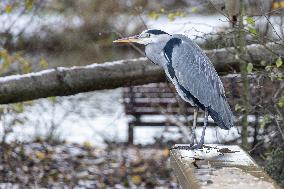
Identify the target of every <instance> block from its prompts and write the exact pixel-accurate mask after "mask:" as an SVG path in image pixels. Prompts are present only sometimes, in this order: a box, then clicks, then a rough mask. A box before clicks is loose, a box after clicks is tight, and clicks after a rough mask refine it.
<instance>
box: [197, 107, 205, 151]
mask: <svg viewBox="0 0 284 189" xmlns="http://www.w3.org/2000/svg"><path fill="white" fill-rule="evenodd" d="M207 122H208V110H207V108H205V112H204V125H203V129H202V134H201V138H200V141H199V143H198V144H197V145H196V146H195V147H194V148H195V149H199V148H202V146H203V144H204V137H205V130H206V127H207Z"/></svg>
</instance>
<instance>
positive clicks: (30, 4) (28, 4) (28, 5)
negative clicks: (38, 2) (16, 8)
mask: <svg viewBox="0 0 284 189" xmlns="http://www.w3.org/2000/svg"><path fill="white" fill-rule="evenodd" d="M33 4H34V0H25V7H26V9H28V10H32V8H33Z"/></svg>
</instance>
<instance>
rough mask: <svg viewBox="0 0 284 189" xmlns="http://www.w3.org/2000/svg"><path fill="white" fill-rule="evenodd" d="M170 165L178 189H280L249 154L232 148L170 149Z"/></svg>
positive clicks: (214, 146) (238, 148)
mask: <svg viewBox="0 0 284 189" xmlns="http://www.w3.org/2000/svg"><path fill="white" fill-rule="evenodd" d="M176 146H185V145H176ZM170 161H171V167H172V169H173V171H174V173H175V175H176V177H177V179H178V182H179V184H180V186H181V188H182V189H217V188H218V189H235V188H236V189H237V188H238V189H252V188H253V189H280V187H279V186H278V185H277V184H276V183H275V181H274V180H272V179H271V178H270V177H269V176H268V175H267V174H266V173H265V172H264V170H263V169H262V168H261V167H259V166H258V165H257V164H256V163H255V162H254V161H253V159H252V158H251V157H250V156H249V154H247V153H246V152H245V151H244V150H243V149H242V148H240V147H239V146H236V145H234V146H218V145H208V146H205V147H203V148H202V149H200V150H178V149H174V150H171V153H170Z"/></svg>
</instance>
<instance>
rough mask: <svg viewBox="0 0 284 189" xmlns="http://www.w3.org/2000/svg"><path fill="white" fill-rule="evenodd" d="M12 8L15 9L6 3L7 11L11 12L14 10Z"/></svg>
mask: <svg viewBox="0 0 284 189" xmlns="http://www.w3.org/2000/svg"><path fill="white" fill-rule="evenodd" d="M12 9H13V7H12V6H11V5H6V7H5V12H6V13H10V12H12Z"/></svg>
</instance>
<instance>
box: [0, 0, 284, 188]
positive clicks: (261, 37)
mask: <svg viewBox="0 0 284 189" xmlns="http://www.w3.org/2000/svg"><path fill="white" fill-rule="evenodd" d="M272 5H273V6H274V8H275V9H278V8H280V7H281V4H272ZM221 9H222V7H221V8H220V10H221ZM220 10H218V9H217V10H216V6H212V4H211V3H210V2H208V1H206V0H200V1H196V0H167V1H160V0H148V1H145V0H80V1H77V0H2V1H1V2H0V74H1V76H7V75H12V74H24V73H29V72H32V71H38V70H43V69H47V68H53V67H58V66H79V65H87V64H90V63H94V62H97V63H102V62H106V61H112V60H119V59H128V58H136V57H140V56H142V55H141V54H140V52H139V51H135V50H133V49H132V47H131V46H123V47H119V48H117V47H114V46H113V44H112V41H113V40H114V39H116V38H118V37H123V36H128V35H132V34H137V33H140V32H141V31H142V30H144V29H146V28H147V21H149V20H150V21H152V20H159V19H164V18H166V19H168V20H169V21H172V22H174V21H176V20H177V19H180V18H187V17H188V18H190V17H191V16H194V15H202V16H204V15H213V16H215V15H216V14H217V13H219V11H220ZM282 13H283V12H282ZM277 14H278V13H276V15H277ZM268 17H269V16H268ZM282 17H283V16H281V19H279V23H277V24H278V25H279V26H280V28H281V27H282V28H283V19H282ZM224 22H228V21H227V20H226V21H224ZM244 23H245V26H244V30H245V38H246V43H247V44H252V43H266V42H270V41H275V40H279V41H281V40H282V41H283V29H282V30H280V31H279V35H281V37H282V38H280V39H279V38H278V36H275V34H273V33H275V31H273V28H272V29H271V27H269V25H270V23H267V22H264V23H263V21H261V19H260V18H255V17H253V16H247V17H246V18H245V20H244ZM208 24H210V23H208ZM269 28H270V29H269ZM277 31H278V30H277ZM237 32H238V31H237V30H232V29H230V27H229V26H227V27H223V28H221V29H219V30H218V31H217V32H214V33H209V34H208V33H205V34H204V35H203V36H202V37H200V36H196V37H195V40H196V41H197V42H199V44H200V45H201V46H202V47H203V48H204V49H214V48H221V47H228V46H236V43H235V41H234V39H235V36H236V33H237ZM281 32H282V33H281ZM200 38H201V39H202V42H200V41H199V39H200ZM204 41H205V42H204ZM138 47H139V46H138ZM139 48H140V47H139ZM275 56H277V55H275ZM276 59H277V61H275V62H261V64H255V63H251V62H246V72H247V74H253V73H254V74H255V73H256V74H258V76H257V79H256V84H255V85H254V86H251V89H252V90H254V91H256V94H258V95H256V96H254V97H251V99H250V100H251V101H252V102H254V104H255V102H258V103H257V104H258V105H257V106H251V107H249V110H250V112H251V113H255V112H261V113H264V114H265V116H264V117H262V119H260V122H259V123H256V124H255V125H250V126H251V127H250V131H249V134H250V138H249V140H250V141H249V143H250V145H251V148H250V149H249V152H250V153H251V155H253V156H254V158H255V159H256V160H257V161H258V163H259V164H261V165H263V166H265V167H266V170H267V172H268V173H270V174H271V175H272V176H273V178H275V179H276V180H277V181H279V183H280V184H282V186H284V185H283V178H284V177H283V167H284V164H283V149H284V142H283V140H284V138H283V133H282V134H281V131H283V130H284V126H283V115H284V93H283V88H284V86H283V79H284V78H283V77H284V76H283V73H284V70H283V69H284V65H283V57H276ZM231 73H235V70H233V69H232V70H231ZM263 86H269V87H268V88H267V89H265V90H263V88H262V87H263ZM280 89H281V90H280ZM103 95H105V93H101V94H100V96H103ZM92 96H93V94H88V95H86V96H83V97H82V96H80V97H78V98H77V97H76V98H73V99H72V98H70V99H68V102H72V103H70V104H71V105H70V104H68V106H67V105H66V104H67V103H66V100H64V99H63V98H57V97H52V98H49V99H48V100H47V101H48V103H46V102H38V101H36V102H24V103H17V104H11V105H1V106H0V119H1V131H0V134H1V141H0V142H1V146H0V154H1V159H0V172H1V173H0V182H3V183H17V182H18V183H21V184H23V185H24V186H26V187H31V186H42V187H51V186H52V184H55V187H61V185H60V184H62V183H66V185H67V186H70V187H74V186H79V185H80V182H81V181H82V180H83V181H84V184H85V185H87V184H86V183H87V181H89V180H94V179H96V178H97V177H95V176H94V177H91V178H89V177H88V174H90V173H91V174H90V175H92V174H93V175H96V174H98V172H101V173H100V174H102V175H100V176H103V177H101V178H100V179H99V180H98V182H99V183H93V184H94V185H96V186H101V188H104V187H106V186H111V187H113V186H115V184H117V183H119V182H120V181H121V180H123V183H122V184H121V185H123V186H124V187H134V186H140V185H142V183H144V184H146V185H147V186H148V187H147V188H154V187H155V186H160V185H163V186H166V187H168V188H177V186H176V180H175V178H174V176H173V175H172V174H171V171H170V169H169V168H168V167H167V166H165V167H164V166H163V165H165V164H167V157H168V151H167V147H168V146H167V144H165V145H163V144H159V145H158V148H162V150H160V151H159V153H158V155H157V157H155V158H154V159H155V161H153V159H151V158H149V157H144V155H143V154H141V153H139V150H137V149H130V151H131V152H129V153H130V156H131V157H134V158H133V159H131V158H129V157H128V155H129V154H124V153H123V151H124V150H125V149H126V148H127V147H125V146H124V145H121V144H120V145H118V144H115V143H116V142H115V141H113V140H112V139H111V138H112V137H109V136H108V138H107V137H105V143H106V144H108V147H107V150H106V151H104V152H102V151H100V149H98V148H96V147H93V146H92V145H90V144H89V143H88V142H86V143H84V144H83V145H75V144H72V145H70V144H68V143H65V142H64V139H62V138H61V133H60V131H59V129H58V128H59V126H60V125H61V124H62V123H63V122H64V120H65V119H67V118H68V117H73V116H74V114H76V115H82V117H81V119H86V117H94V116H96V115H99V116H100V115H101V114H97V112H96V113H93V112H91V110H90V112H88V115H87V116H86V115H83V114H84V113H82V108H84V107H85V106H80V105H79V102H81V101H86V102H87V103H90V102H92V101H94V102H93V103H92V107H95V108H97V109H100V108H101V106H100V105H98V104H99V102H98V101H102V100H97V101H96V100H94V99H93V98H92ZM272 96H273V98H272ZM96 98H97V97H96ZM113 99H114V98H112V99H110V100H109V101H112V100H113ZM115 99H116V98H115ZM111 104H112V103H110V104H108V105H107V106H108V107H110V106H111ZM33 106H38V107H39V108H38V109H37V110H38V111H37V112H36V113H37V114H38V115H37V116H35V117H37V118H35V119H34V118H31V117H30V116H27V115H28V114H34V112H32V111H31V107H33ZM62 107H63V109H67V110H68V111H66V113H64V114H63V115H62V116H61V117H58V116H57V111H58V109H60V108H62ZM92 107H89V109H91V108H92ZM244 109H245V107H244V105H243V104H242V103H241V102H237V103H236V104H234V110H235V112H236V113H238V114H242V113H243V112H244ZM107 111H109V109H107ZM46 112H48V113H49V114H50V116H49V117H46V116H42V117H41V115H45V114H44V113H46ZM84 116H85V117H84ZM28 119H32V122H31V123H33V124H34V126H36V127H38V126H39V125H43V126H44V127H45V128H46V130H47V132H45V133H44V134H42V133H41V132H40V131H39V132H38V134H37V135H33V136H31V141H33V142H31V141H29V142H26V141H25V142H21V141H17V140H15V141H13V142H11V141H10V140H9V136H10V135H12V134H13V132H14V128H16V126H18V125H22V124H23V123H25V122H27V121H29V120H28ZM77 119H78V118H77ZM254 131H255V132H256V133H257V135H253V133H255V132H254ZM30 142H31V143H30ZM235 142H236V143H240V140H238V141H235ZM68 145H69V146H68ZM117 145H118V146H117ZM133 148H135V147H133ZM150 148H153V146H150ZM154 148H157V146H155V145H154ZM70 149H76V150H77V151H76V150H75V152H74V151H72V150H70ZM113 149H116V150H117V151H119V152H118V155H117V154H116V155H117V158H113V153H112V150H113ZM76 152H79V153H76ZM151 153H152V152H151ZM82 154H83V155H82ZM152 154H153V153H152ZM72 158H73V159H72ZM135 158H136V159H135ZM12 160H13V161H12ZM90 161H92V162H93V163H94V164H92V165H93V167H91V168H90V167H88V166H87V165H88V163H90ZM7 162H8V163H7ZM64 162H65V163H64ZM66 162H67V163H66ZM82 162H83V163H82ZM61 163H63V164H64V165H62V168H60V166H61ZM68 164H69V165H71V164H72V166H70V167H69V165H68ZM19 165H21V167H20V168H19V169H17V167H18V166H19ZM58 167H59V168H60V169H59V168H58ZM131 167H134V169H133V170H132V169H131ZM89 168H90V169H89ZM153 168H156V170H154V169H153ZM86 169H88V170H87V172H85V171H84V170H86ZM157 169H158V171H157ZM105 170H107V171H108V172H107V173H106V172H104V171H105ZM156 171H157V172H158V173H159V175H154V177H153V176H152V174H153V172H156ZM70 172H72V174H69V173H70ZM35 173H36V174H35ZM142 173H143V174H142ZM11 175H14V176H11ZM117 175H119V177H118V178H119V179H115V177H117ZM141 175H142V176H141ZM58 183H60V184H59V185H56V184H58ZM84 184H82V185H84ZM85 185H84V187H86V188H88V187H87V186H85ZM94 185H92V184H90V187H89V188H92V186H94Z"/></svg>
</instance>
